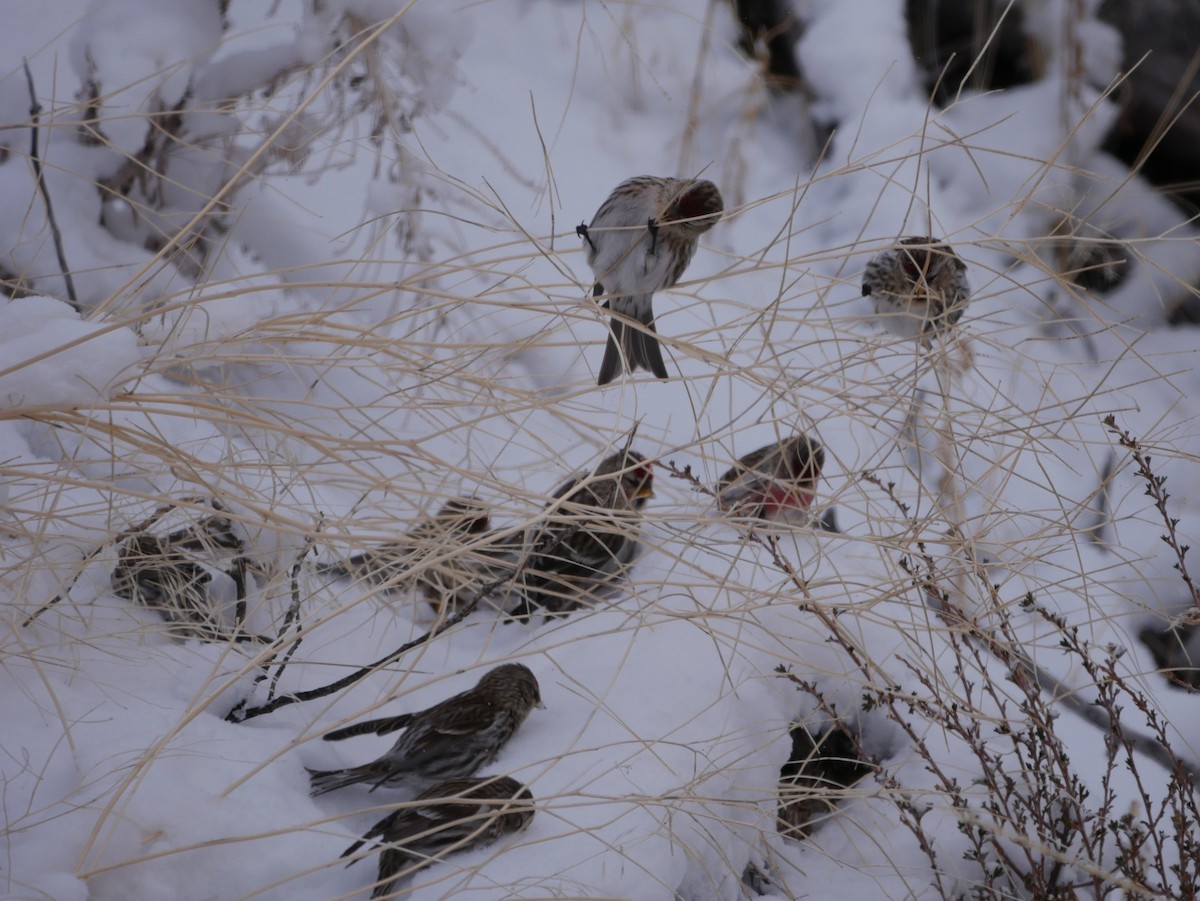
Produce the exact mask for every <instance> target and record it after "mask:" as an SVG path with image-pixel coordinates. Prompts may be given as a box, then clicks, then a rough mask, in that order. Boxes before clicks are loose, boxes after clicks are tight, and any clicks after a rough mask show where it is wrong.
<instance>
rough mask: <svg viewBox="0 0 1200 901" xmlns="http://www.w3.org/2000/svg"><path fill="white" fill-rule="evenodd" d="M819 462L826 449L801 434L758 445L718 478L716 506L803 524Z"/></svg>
mask: <svg viewBox="0 0 1200 901" xmlns="http://www.w3.org/2000/svg"><path fill="white" fill-rule="evenodd" d="M824 465H825V449H824V448H823V447H821V445H820V443H818V442H817V441H816V440H815V439H813V438H809V437H808V436H807V435H804V434H799V433H798V434H795V435H793V436H792V437H790V438H785V439H784V440H782V441H777V442H775V443H773V444H768V445H766V446H765V447H760V448H759V449H758V450H756V451H751V452H750V453H748V454H746V455H745V456H744V457H741V458H740V459H739V460H738V461H737V462H736V463H734V464H733V466H732V467H731V468H730V469H729V471H728V472H726V473H725V474H724V475H723V476H721V478H720V479H719V480H718V481H717V484H716V487H715V489H714V492H715V494H716V495H717V506H718V507H720V509H721V510H722V511H724V512H726V513H730V514H733V515H734V516H746V517H751V518H753V519H763V520H767V521H768V522H775V523H792V524H799V525H804V524H807V523H809V522H810V521H811V520H812V503H813V498H814V497H815V496H816V487H817V480H818V479H819V478H820V477H821V467H823V466H824Z"/></svg>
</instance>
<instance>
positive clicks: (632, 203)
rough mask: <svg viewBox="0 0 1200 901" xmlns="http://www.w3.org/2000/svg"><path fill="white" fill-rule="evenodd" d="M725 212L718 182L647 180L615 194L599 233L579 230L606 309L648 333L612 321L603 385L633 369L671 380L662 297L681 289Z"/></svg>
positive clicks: (595, 222)
mask: <svg viewBox="0 0 1200 901" xmlns="http://www.w3.org/2000/svg"><path fill="white" fill-rule="evenodd" d="M724 211H725V202H724V201H723V200H722V199H721V192H720V191H718V190H717V186H716V185H714V184H713V183H712V182H711V181H706V180H704V179H687V178H660V177H658V176H653V175H640V176H637V177H636V178H630V179H628V180H626V181H623V182H621V184H619V185H617V187H616V188H614V189H613V192H612V193H611V194H609V195H608V197H607V199H605V201H604V203H602V204H601V205H600V209H599V210H597V211H596V215H595V216H594V217H593V218H592V223H591V225H583V224H580V225H579V227H578V228H576V229H575V231H576V233H577V234H578V235H579V236H580V237H581V238H583V241H584V248H585V250H586V252H587V261H588V265H589V266H590V267H591V269H592V273H593V274H594V275H595V277H596V284H595V287H594V288H593V290H592V294H593V296H595V297H600V296H601V295H607V297H608V299H607V300H605V301H604V308H605V309H609V308H611V309H612V310H613V312H615V313H620V314H621V316H626V317H628V318H630V319H636V320H637V321H638V322H640V323H641V324H642V325H643V326H645V330H644V331H643V330H641V329H638V328H636V327H633V326H630V325H628V324H626V323H625V322H623V321H621V318H620V317H619V316H614V317H613V318H612V320H611V322H610V331H609V335H608V344H607V345H606V346H605V348H604V361H603V362H602V363H601V364H600V377H599V379H598V380H597V384H600V385H607V384H608V383H609V382H611V381H612V380H613V379H615V378H616V377H617V376H618V375H620V374H621V373H622V372H623V371H625V370H626V369H628V370H629V371H630V372H633V371H634V370H637V369H648V370H650V371H651V372H653V373H654V375H655V376H657V377H658V378H660V379H665V378H667V377H668V376H667V367H666V364H664V363H663V358H662V349H661V348H660V347H659V346H658V338H656V337H655V330H654V309H653V301H654V292H655V291H661V290H662V289H663V288H670V287H671V286H672V285H674V284H675V283H676V282H678V281H679V279H680V278H681V277H682V276H683V272H684V270H685V269H687V267H688V264H689V263H690V262H691V261H692V257H693V256H695V254H696V243H697V241H699V240H700V236H701V235H702V234H704V233H705V232H706V231H708V230H709V229H710V228H712V227H713V226H714V225H716V224H717V221H718V220H719V219H720V218H721V214H722V213H723V212H724Z"/></svg>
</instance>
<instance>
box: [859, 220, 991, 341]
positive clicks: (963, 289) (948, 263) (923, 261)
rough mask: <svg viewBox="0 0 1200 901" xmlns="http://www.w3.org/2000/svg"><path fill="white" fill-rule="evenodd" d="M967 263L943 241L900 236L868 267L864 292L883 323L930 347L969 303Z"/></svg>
mask: <svg viewBox="0 0 1200 901" xmlns="http://www.w3.org/2000/svg"><path fill="white" fill-rule="evenodd" d="M966 273H967V264H966V263H964V262H963V261H962V258H960V257H959V256H958V254H956V253H955V252H954V250H953V248H951V247H950V245H949V244H946V243H944V242H942V241H938V240H937V239H935V238H930V237H928V236H923V237H908V238H901V239H900V240H899V241H898V242H897V244H896V246H895V247H892V248H890V249H888V250H885V251H883V252H882V253H879V254H877V255H876V256H875V257H873V258H872V259H871V261H870V262H868V263H867V266H866V269H865V270H864V272H863V285H862V293H863V296H864V297H870V298H871V299H872V300H873V301H874V303H875V312H876V313H877V314H879V317H880V320H881V321H882V322H883V325H884V327H885V328H886V329H887V330H888V331H890V332H892V333H893V334H895V335H898V336H899V337H901V338H919V339H920V341H921V344H922V345H923V346H925V347H929V346H930V345H931V344H932V342H933V339H934V338H935V337H941V336H944V335H946V334H948V333H949V332H950V331H951V330H952V329H953V327H954V326H955V324H956V323H957V322H958V320H959V319H961V318H962V314H963V311H964V310H965V309H966V308H967V302H968V301H969V300H970V299H971V286H970V285H969V284H968V283H967V275H966Z"/></svg>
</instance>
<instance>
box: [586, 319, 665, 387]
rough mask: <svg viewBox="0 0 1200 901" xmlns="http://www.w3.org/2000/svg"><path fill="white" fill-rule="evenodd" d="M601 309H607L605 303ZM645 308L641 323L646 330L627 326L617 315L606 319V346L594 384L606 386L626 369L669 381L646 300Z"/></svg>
mask: <svg viewBox="0 0 1200 901" xmlns="http://www.w3.org/2000/svg"><path fill="white" fill-rule="evenodd" d="M604 306H605V307H606V308H607V307H608V303H607V302H606V303H605V304H604ZM645 309H646V310H647V311H648V312H647V314H646V318H645V320H643V322H642V324H643V325H645V327H646V328H645V329H644V330H643V329H639V328H635V327H633V326H630V325H628V324H627V323H625V322H622V321H621V319H620V318H619V317H616V316H614V317H613V318H612V319H610V320H609V333H608V343H607V344H606V345H605V347H604V360H603V361H602V362H601V364H600V377H599V378H598V379H597V380H596V384H598V385H607V384H608V383H609V382H611V381H612V380H613V379H615V378H616V377H617V376H618V375H620V374H621V373H622V372H624V371H625V370H626V369H628V371H629V372H636V371H637V370H639V369H645V370H647V371H649V372H652V373H654V376H655V378H659V379H663V380H664V381H665V380H666V379H667V378H669V376H668V375H667V365H666V363H664V362H663V355H662V348H661V347H659V344H658V335H657V331H656V330H655V328H654V312H653V310H651V309H650V299H649V297H647V299H646V304H645Z"/></svg>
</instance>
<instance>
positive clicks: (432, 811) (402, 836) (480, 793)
mask: <svg viewBox="0 0 1200 901" xmlns="http://www.w3.org/2000/svg"><path fill="white" fill-rule="evenodd" d="M533 813H534V810H533V795H532V794H531V793H530V791H529V789H527V788H526V787H525V786H524V785H522V784H521V783H520V782H518V781H517V780H516V779H513V778H511V777H509V776H498V777H497V776H490V777H483V778H476V779H453V780H450V781H448V782H443V783H441V784H439V785H435V786H434V787H433V788H431V789H429V790H428V791H426V792H424V793H423V794H422V795H421V796H420V797H419V798H417V800H416V802H415V803H414V804H413V805H411V806H405V807H403V808H401V809H399V810H397V811H395V812H394V813H391V814H388V816H386V817H384V818H383V819H382V820H380V821H379V822H378V823H376V824H375V825H374V826H372V827H371V828H370V830H369V831H368V832H367V834H366V835H364V836H363V837H362V838H361V839H359V840H358V841H356V842H355V843H354V844H353V845H351V846H350V847H349V848H347V849H346V850H345V851H343V852H342V857H349V856H350V855H351V854H353V853H354V852H355V851H357V850H358V849H359V848H361V847H362V846H363V845H364V844H366V843H367V842H369V841H371V840H372V839H378V840H379V841H380V842H381V843H382V844H384V845H385V846H386V847H384V849H383V852H382V853H381V854H380V855H379V877H378V879H377V880H376V885H375V889H374V891H373V892H372V893H371V897H372V898H384V897H389V896H391V894H392V892H393V891H394V889H395V885H396V883H397V882H398V881H399V880H400V879H402V878H403V877H405V876H408V875H411V874H412V873H415V872H416V871H417V870H419V869H421V868H423V867H427V866H429V865H430V864H432V863H436V862H437V861H439V860H441V859H443V858H444V857H446V856H447V855H448V854H453V853H455V852H457V851H466V850H469V849H471V848H479V847H482V846H484V845H489V844H491V843H492V842H494V841H496V840H497V839H500V838H503V837H504V836H506V835H512V834H514V833H517V832H520V831H521V830H522V829H524V828H525V827H526V826H528V825H529V821H530V820H532V819H533ZM350 863H354V861H350ZM348 865H349V864H348ZM348 865H347V866H348Z"/></svg>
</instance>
